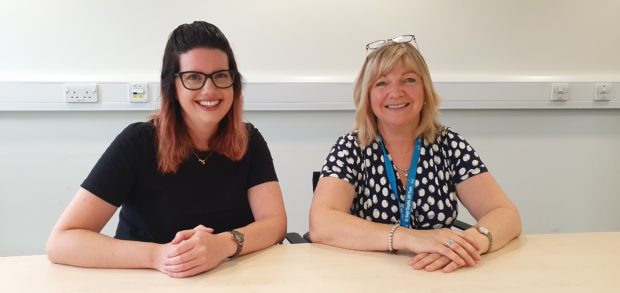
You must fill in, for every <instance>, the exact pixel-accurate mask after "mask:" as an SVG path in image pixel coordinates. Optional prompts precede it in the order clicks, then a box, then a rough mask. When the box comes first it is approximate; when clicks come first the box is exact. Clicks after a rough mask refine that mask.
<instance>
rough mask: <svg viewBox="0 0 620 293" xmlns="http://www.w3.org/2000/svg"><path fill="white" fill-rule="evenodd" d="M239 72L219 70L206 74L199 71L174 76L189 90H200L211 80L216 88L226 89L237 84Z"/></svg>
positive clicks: (179, 73) (184, 72) (178, 73)
mask: <svg viewBox="0 0 620 293" xmlns="http://www.w3.org/2000/svg"><path fill="white" fill-rule="evenodd" d="M236 75H237V72H236V71H234V70H230V69H227V70H219V71H216V72H212V73H211V74H206V73H202V72H198V71H183V72H177V73H175V74H174V76H177V77H179V78H180V79H181V83H182V84H183V86H184V87H185V88H186V89H188V90H192V91H195V90H199V89H201V88H203V87H204V86H205V84H206V83H207V80H208V79H209V78H211V82H213V85H214V86H215V87H216V88H220V89H225V88H229V87H231V86H232V85H233V83H234V82H235V77H236Z"/></svg>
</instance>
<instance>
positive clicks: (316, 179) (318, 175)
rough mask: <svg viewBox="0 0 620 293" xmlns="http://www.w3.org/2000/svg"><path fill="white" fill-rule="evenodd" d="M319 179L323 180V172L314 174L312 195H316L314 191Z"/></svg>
mask: <svg viewBox="0 0 620 293" xmlns="http://www.w3.org/2000/svg"><path fill="white" fill-rule="evenodd" d="M319 178H321V172H319V171H314V172H312V193H314V191H315V190H316V185H317V183H319Z"/></svg>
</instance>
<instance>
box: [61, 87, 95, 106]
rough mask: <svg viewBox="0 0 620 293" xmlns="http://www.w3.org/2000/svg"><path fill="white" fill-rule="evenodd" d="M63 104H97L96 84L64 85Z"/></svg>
mask: <svg viewBox="0 0 620 293" xmlns="http://www.w3.org/2000/svg"><path fill="white" fill-rule="evenodd" d="M64 92H65V102H67V103H97V102H98V101H99V98H98V96H97V84H95V83H84V84H65V89H64Z"/></svg>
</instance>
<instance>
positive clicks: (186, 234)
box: [152, 225, 213, 275]
mask: <svg viewBox="0 0 620 293" xmlns="http://www.w3.org/2000/svg"><path fill="white" fill-rule="evenodd" d="M198 231H203V232H207V233H209V234H211V233H213V229H212V228H208V227H205V226H203V225H198V226H197V227H195V228H193V229H190V230H183V231H179V232H177V234H176V235H175V236H174V239H172V241H170V242H169V243H165V244H158V245H156V247H155V249H154V252H153V257H152V268H153V269H156V270H158V271H160V272H162V273H164V274H166V275H171V273H170V271H169V270H168V269H169V261H170V257H169V255H170V254H171V252H172V251H173V250H174V249H175V248H176V247H177V246H178V244H179V243H181V242H182V241H184V240H188V239H190V238H192V237H193V236H194V235H195V234H196V233H197V232H198Z"/></svg>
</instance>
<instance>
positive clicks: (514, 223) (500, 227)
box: [476, 207, 521, 252]
mask: <svg viewBox="0 0 620 293" xmlns="http://www.w3.org/2000/svg"><path fill="white" fill-rule="evenodd" d="M476 225H479V226H484V227H486V228H487V229H489V231H490V232H491V235H492V236H493V246H492V247H491V250H490V251H495V250H498V249H500V248H502V247H504V246H505V245H506V244H508V243H509V242H510V241H511V240H513V239H515V238H516V237H518V236H519V235H521V217H520V216H519V213H518V211H517V210H516V209H514V208H508V207H500V208H496V209H494V210H492V211H490V212H489V213H488V214H486V215H485V216H484V217H482V218H481V219H480V220H479V221H478V223H477V224H476ZM490 251H489V252H490Z"/></svg>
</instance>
